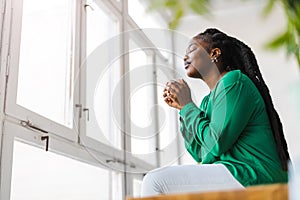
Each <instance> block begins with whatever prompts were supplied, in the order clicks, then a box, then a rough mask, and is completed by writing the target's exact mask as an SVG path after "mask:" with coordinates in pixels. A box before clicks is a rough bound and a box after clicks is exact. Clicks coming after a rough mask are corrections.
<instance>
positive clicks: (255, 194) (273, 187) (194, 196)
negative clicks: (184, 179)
mask: <svg viewBox="0 0 300 200" xmlns="http://www.w3.org/2000/svg"><path fill="white" fill-rule="evenodd" d="M126 199H127V200H288V185H287V184H270V185H259V186H251V187H247V188H246V189H243V190H232V191H222V192H202V193H188V194H168V195H159V196H153V197H146V198H133V197H127V198H126Z"/></svg>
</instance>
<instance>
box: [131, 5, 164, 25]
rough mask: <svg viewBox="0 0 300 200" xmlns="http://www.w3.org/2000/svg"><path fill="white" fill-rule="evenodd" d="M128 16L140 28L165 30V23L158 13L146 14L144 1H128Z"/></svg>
mask: <svg viewBox="0 0 300 200" xmlns="http://www.w3.org/2000/svg"><path fill="white" fill-rule="evenodd" d="M128 14H129V15H130V17H131V18H132V19H133V20H134V21H135V23H136V24H137V25H138V26H139V27H140V28H166V23H165V21H164V20H163V18H162V17H161V16H159V15H158V13H155V12H147V7H146V4H145V1H141V0H130V1H128Z"/></svg>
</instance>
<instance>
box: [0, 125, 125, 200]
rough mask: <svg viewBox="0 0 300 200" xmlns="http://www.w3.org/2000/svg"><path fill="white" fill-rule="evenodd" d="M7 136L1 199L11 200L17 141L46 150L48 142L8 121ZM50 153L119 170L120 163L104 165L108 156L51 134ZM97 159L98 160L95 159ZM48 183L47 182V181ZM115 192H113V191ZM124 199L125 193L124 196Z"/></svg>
mask: <svg viewBox="0 0 300 200" xmlns="http://www.w3.org/2000/svg"><path fill="white" fill-rule="evenodd" d="M4 131H5V133H6V134H5V135H4V137H3V140H4V141H5V142H4V143H3V152H2V156H1V163H2V165H1V174H0V175H1V176H0V177H1V179H0V181H1V185H0V198H1V199H3V200H6V199H10V195H11V194H10V192H11V178H12V166H13V163H12V158H13V144H14V141H15V140H18V141H22V142H24V143H26V144H28V145H32V146H34V147H37V148H40V149H43V150H45V145H46V142H45V141H43V140H41V137H42V136H44V135H43V134H41V133H40V132H36V131H32V130H30V129H27V128H25V127H22V126H20V125H19V124H18V123H17V121H13V120H7V121H6V122H5V123H4ZM48 136H49V149H48V151H49V152H53V153H56V154H60V155H63V156H67V157H69V158H72V159H75V160H78V161H80V162H84V163H87V164H89V165H93V166H96V167H100V168H104V169H112V168H119V166H117V165H121V164H120V163H114V162H111V163H109V165H103V164H105V163H106V160H108V159H111V158H110V157H108V156H103V155H102V154H99V153H97V152H95V151H91V150H89V151H87V150H86V149H85V148H84V147H82V146H81V145H78V144H76V143H70V142H69V141H68V140H67V139H63V138H61V137H57V136H56V135H53V134H49V135H48ZM95 158H97V159H95ZM45 181H46V180H45ZM111 192H113V190H111ZM122 195H123V196H122V198H124V193H123V194H122Z"/></svg>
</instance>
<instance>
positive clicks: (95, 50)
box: [81, 0, 121, 149]
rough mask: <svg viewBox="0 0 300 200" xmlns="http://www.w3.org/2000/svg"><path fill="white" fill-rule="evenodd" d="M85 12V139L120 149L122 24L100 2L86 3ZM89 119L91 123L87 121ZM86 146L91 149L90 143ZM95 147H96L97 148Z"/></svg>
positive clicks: (83, 72)
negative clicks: (115, 103)
mask: <svg viewBox="0 0 300 200" xmlns="http://www.w3.org/2000/svg"><path fill="white" fill-rule="evenodd" d="M87 5H88V6H86V7H85V10H86V25H85V27H86V37H85V38H83V41H85V42H86V51H85V53H84V55H85V57H84V58H83V60H86V61H85V62H86V66H85V69H82V70H81V73H82V75H83V76H84V77H83V80H84V83H83V85H85V89H84V90H85V92H84V93H83V95H85V96H84V97H82V99H85V102H82V103H83V104H84V105H85V107H86V108H85V109H88V113H84V115H89V116H86V120H85V121H84V122H83V123H84V124H85V125H84V126H85V127H86V129H85V130H83V132H85V133H83V137H86V138H85V139H87V140H89V139H91V140H94V141H97V142H101V143H105V144H107V145H110V146H113V147H115V148H118V149H120V148H121V128H120V124H118V122H119V120H118V119H116V118H117V117H118V116H115V115H114V112H112V110H113V109H117V112H118V113H120V111H119V108H117V107H114V106H113V97H114V95H116V93H117V95H120V91H119V90H118V89H116V88H117V85H118V84H119V82H120V61H119V58H117V57H115V56H114V55H118V56H119V54H118V51H119V50H118V49H119V48H120V47H119V45H120V44H119V38H118V37H114V36H116V35H117V34H118V33H119V21H118V19H117V18H116V16H115V15H114V14H113V13H112V12H110V11H109V10H108V8H107V7H106V6H105V5H103V4H101V2H100V1H92V0H89V1H87ZM87 118H88V119H87ZM84 145H88V146H90V145H89V144H87V142H86V143H85V144H84ZM94 146H95V145H94Z"/></svg>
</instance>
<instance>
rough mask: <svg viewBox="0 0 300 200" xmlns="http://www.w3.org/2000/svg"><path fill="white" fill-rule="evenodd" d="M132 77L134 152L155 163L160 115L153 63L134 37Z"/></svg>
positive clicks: (131, 55)
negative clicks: (158, 112) (157, 125)
mask: <svg viewBox="0 0 300 200" xmlns="http://www.w3.org/2000/svg"><path fill="white" fill-rule="evenodd" d="M129 47H130V49H131V52H130V53H129V73H128V74H129V78H130V96H129V106H130V114H129V116H128V117H130V120H131V123H130V132H129V133H128V135H130V136H131V153H132V154H133V155H134V156H136V157H138V158H140V159H142V160H144V161H146V162H148V163H150V164H152V165H156V163H157V152H156V143H157V131H156V124H157V121H156V119H157V117H156V114H157V113H156V112H155V109H156V107H155V105H154V103H155V95H154V79H153V63H152V62H150V60H149V59H150V58H151V57H149V56H148V55H147V54H146V52H145V51H144V50H143V49H140V48H139V47H138V46H137V44H136V43H135V42H134V41H133V40H129Z"/></svg>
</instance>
